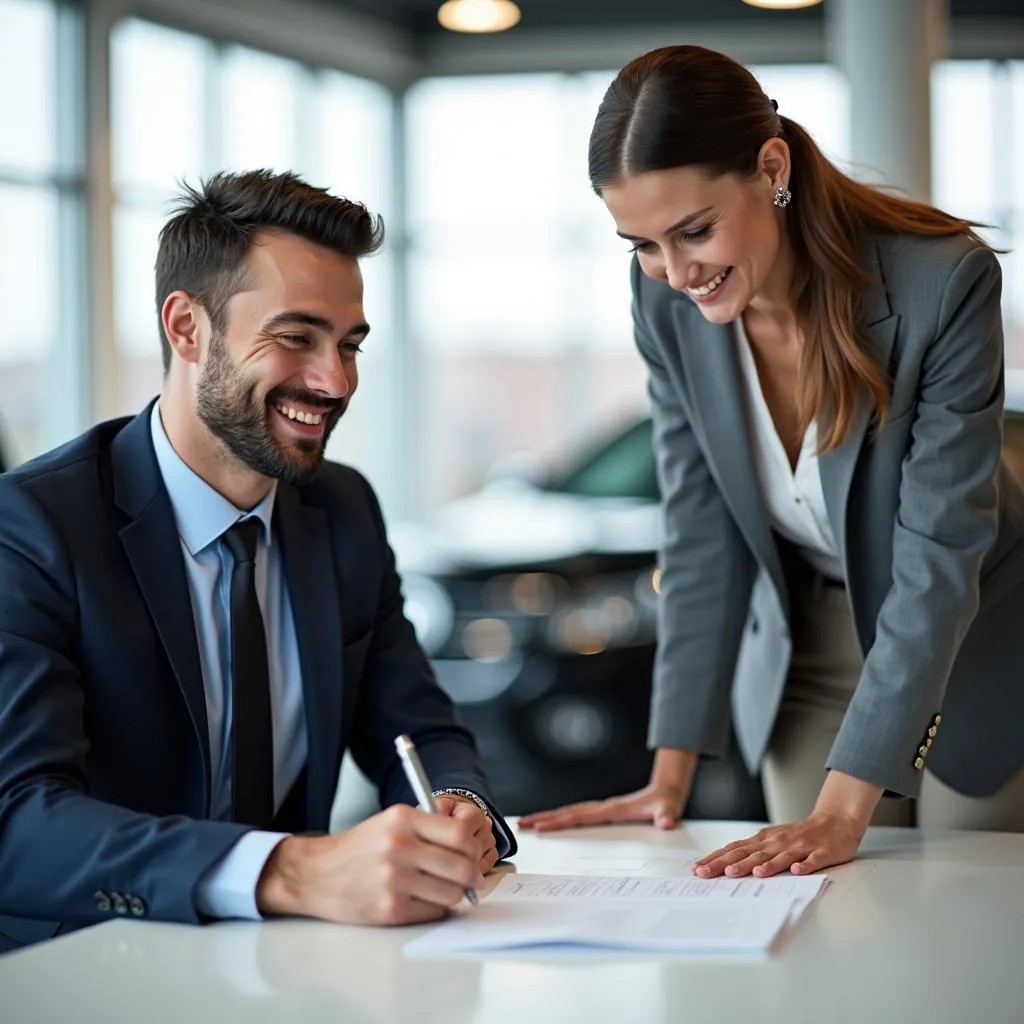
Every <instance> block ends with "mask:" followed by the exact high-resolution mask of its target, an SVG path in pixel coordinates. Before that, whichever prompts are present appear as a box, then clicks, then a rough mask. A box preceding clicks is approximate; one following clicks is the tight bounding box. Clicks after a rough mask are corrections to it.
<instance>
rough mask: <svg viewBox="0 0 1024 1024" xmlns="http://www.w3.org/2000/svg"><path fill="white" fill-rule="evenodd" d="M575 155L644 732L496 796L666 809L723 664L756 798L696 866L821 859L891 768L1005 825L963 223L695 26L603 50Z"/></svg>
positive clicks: (993, 269)
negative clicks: (644, 50)
mask: <svg viewBox="0 0 1024 1024" xmlns="http://www.w3.org/2000/svg"><path fill="white" fill-rule="evenodd" d="M590 180H591V183H592V185H593V187H594V189H595V191H596V192H597V193H598V195H599V196H600V197H601V199H602V200H603V201H604V203H605V205H606V206H607V208H608V210H609V212H610V213H611V215H612V217H613V218H614V220H615V223H616V227H617V229H618V234H619V235H621V236H622V237H623V238H625V239H627V240H628V241H629V242H630V243H631V244H632V247H633V251H634V252H635V253H636V258H635V259H634V261H633V264H632V280H633V295H634V303H633V316H634V322H635V328H636V341H637V345H638V347H639V349H640V352H641V354H642V355H643V357H644V359H645V360H646V362H647V365H648V369H649V379H650V384H649V390H650V395H651V399H652V404H653V414H654V440H655V447H656V452H657V457H658V467H659V476H660V481H661V486H662V494H663V502H664V520H665V541H664V546H663V550H662V553H661V587H660V591H661V593H660V616H659V644H658V655H657V660H656V667H655V678H654V690H653V698H652V714H651V725H650V735H649V739H650V743H651V745H652V746H654V747H656V748H657V753H656V755H655V759H654V767H653V770H652V775H651V781H650V783H649V785H648V786H647V787H645V788H644V789H643V790H641V791H639V792H637V793H633V794H631V795H629V796H624V797H618V798H615V799H611V800H606V801H601V802H596V803H587V804H580V805H575V806H572V807H568V808H562V809H560V810H554V811H548V812H543V813H539V814H534V815H528V816H527V817H525V818H523V819H522V821H521V824H522V825H523V826H524V827H527V828H536V829H537V830H538V831H540V830H548V829H554V828H563V827H568V826H572V825H584V824H596V823H598V822H615V821H647V820H653V821H654V822H655V824H656V825H658V826H659V827H662V828H668V827H672V826H673V825H674V824H675V822H676V821H677V820H678V818H679V817H680V815H681V813H682V810H683V807H684V805H685V803H686V798H687V795H688V792H689V788H690V781H691V777H692V775H693V770H694V766H695V763H696V761H697V757H698V755H699V754H700V753H701V752H712V753H721V752H722V751H723V750H724V749H725V746H726V742H727V738H728V735H729V729H730V694H731V704H732V708H731V719H732V724H733V726H734V728H735V732H736V736H737V739H738V741H739V745H740V749H741V751H742V752H743V755H744V758H745V760H746V762H747V765H748V767H749V768H750V769H751V771H756V770H757V769H760V770H761V772H762V778H763V780H764V787H765V798H766V804H767V807H768V811H769V815H770V817H771V820H772V822H773V824H772V825H771V826H769V827H767V828H764V829H762V830H760V831H759V832H758V833H757V834H756V835H755V836H753V837H751V838H750V839H747V840H744V841H742V842H738V843H732V844H730V845H729V846H727V847H725V848H723V849H722V850H717V851H715V852H714V853H712V854H710V855H708V856H707V857H704V858H702V859H701V860H699V861H697V862H696V865H695V868H694V870H695V871H696V873H697V874H700V875H702V876H704V877H712V876H715V875H719V874H722V873H723V872H724V873H726V874H728V875H747V874H750V873H753V874H756V875H761V876H764V875H772V874H775V873H777V872H779V871H785V870H791V871H792V872H794V873H806V872H810V871H816V870H819V869H821V868H824V867H828V866H829V865H832V864H838V863H841V862H843V861H846V860H849V859H850V858H852V857H853V856H854V855H855V853H856V851H857V847H858V845H859V843H860V840H861V838H862V836H863V834H864V831H865V829H866V828H867V826H868V824H869V822H873V823H875V824H900V823H903V824H910V823H911V820H910V815H911V813H912V812H913V810H914V805H913V804H912V803H911V802H910V801H908V800H906V799H898V798H900V797H916V798H917V805H916V816H917V822H918V824H921V825H928V826H947V827H980V828H998V829H1012V830H1024V771H1022V770H1021V766H1022V764H1024V493H1022V490H1021V488H1020V486H1019V484H1017V483H1016V482H1015V481H1014V480H1013V478H1012V477H1011V476H1010V474H1009V472H1008V471H1007V469H1006V467H1005V466H1004V465H1003V464H1002V462H1001V457H1000V442H1001V414H1002V393H1003V380H1002V364H1003V341H1002V332H1001V327H1000V310H999V292H1000V271H999V266H998V263H997V261H996V259H995V256H994V255H993V253H992V251H991V250H990V249H989V248H988V247H987V246H986V245H985V244H984V243H983V242H982V241H981V240H980V239H979V238H978V236H977V235H976V234H975V233H974V232H973V230H972V229H971V225H970V224H969V223H968V222H966V221H963V220H958V219H957V218H955V217H952V216H950V215H948V214H945V213H943V212H941V211H939V210H936V209H934V208H932V207H930V206H926V205H923V204H920V203H915V202H911V201H909V200H906V199H903V198H898V197H896V196H894V195H892V194H890V193H887V192H885V191H882V190H879V189H876V188H872V187H869V186H866V185H862V184H859V183H857V182H855V181H853V180H852V179H850V178H849V177H847V176H845V175H844V174H842V173H841V172H840V171H839V170H838V169H837V168H835V167H834V166H833V165H832V164H830V163H829V162H828V161H827V160H826V158H825V157H824V156H823V155H822V153H821V152H820V150H819V149H818V148H817V146H816V145H815V144H814V142H813V141H812V140H811V138H810V136H809V135H808V134H807V133H806V132H805V131H804V130H803V128H801V127H800V126H799V125H798V124H796V123H795V122H793V121H791V120H790V119H789V118H787V117H785V116H784V113H783V114H781V115H780V114H779V113H778V111H777V107H776V104H775V103H774V102H773V101H771V100H769V98H768V97H767V96H766V95H765V94H764V93H763V92H762V91H761V88H760V87H759V85H758V84H757V81H756V80H755V79H754V77H753V76H752V75H751V74H750V73H749V72H748V71H747V70H746V69H744V68H743V67H742V66H740V65H739V64H736V63H735V62H734V61H732V60H730V59H729V58H728V57H725V56H724V55H722V54H718V53H714V52H712V51H710V50H705V49H703V48H701V47H695V46H671V47H666V48H664V49H660V50H655V51H653V52H652V53H649V54H646V55H645V56H642V57H640V58H638V59H637V60H635V61H633V62H632V63H631V64H629V65H627V66H626V67H625V68H623V70H622V71H621V72H620V73H619V75H618V76H617V78H616V79H615V81H614V82H613V83H612V85H611V86H610V87H609V89H608V91H607V93H606V94H605V97H604V100H603V102H602V104H601V107H600V110H599V111H598V115H597V120H596V122H595V124H594V129H593V133H592V135H591V140H590ZM933 745H934V749H933ZM926 762H927V770H925V764H926ZM883 794H884V795H885V796H886V797H890V798H896V799H885V800H882V797H883Z"/></svg>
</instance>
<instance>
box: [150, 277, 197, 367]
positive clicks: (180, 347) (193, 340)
mask: <svg viewBox="0 0 1024 1024" xmlns="http://www.w3.org/2000/svg"><path fill="white" fill-rule="evenodd" d="M160 322H161V323H162V324H163V328H164V335H165V336H166V338H167V341H168V344H169V345H170V346H171V348H172V349H173V350H174V352H175V354H176V355H177V356H178V357H179V358H180V359H182V360H184V361H185V362H186V363H198V362H199V357H200V355H201V353H202V338H203V333H204V329H205V328H206V327H208V326H209V320H208V319H207V316H206V312H205V310H204V309H203V307H202V306H200V305H199V303H198V302H196V300H195V299H193V298H192V296H191V295H189V294H188V293H187V292H180V291H179V292H171V294H170V295H168V296H167V298H166V299H164V304H163V307H162V308H161V310H160Z"/></svg>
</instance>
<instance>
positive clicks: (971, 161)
mask: <svg viewBox="0 0 1024 1024" xmlns="http://www.w3.org/2000/svg"><path fill="white" fill-rule="evenodd" d="M932 120H933V138H932V179H933V187H932V193H933V195H932V198H933V199H934V201H935V203H936V204H937V205H938V206H940V207H942V208H943V209H945V210H948V211H949V212H950V213H953V214H957V215H958V216H961V217H969V218H970V219H972V220H975V221H979V222H981V223H983V224H990V225H992V229H991V230H988V231H983V232H982V234H983V235H984V236H985V237H986V238H987V239H988V240H989V241H990V242H992V244H993V245H996V246H998V247H999V248H1004V249H1008V250H1009V252H1008V253H1007V254H1006V255H1004V256H1001V257H1000V262H1001V263H1002V265H1003V328H1004V333H1005V337H1006V364H1007V367H1009V368H1015V369H1024V184H1022V179H1021V174H1020V171H1019V168H1020V167H1022V166H1024V61H999V62H997V61H943V62H941V63H939V64H937V65H936V66H935V68H934V69H933V72H932ZM1015 168H1017V169H1018V170H1016V171H1015V170H1014V169H1015Z"/></svg>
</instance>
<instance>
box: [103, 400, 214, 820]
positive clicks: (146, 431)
mask: <svg viewBox="0 0 1024 1024" xmlns="http://www.w3.org/2000/svg"><path fill="white" fill-rule="evenodd" d="M152 408H153V406H152V404H150V405H149V406H148V407H147V409H146V410H145V412H143V413H141V414H140V415H138V416H137V417H136V418H135V419H134V420H132V422H131V423H129V424H128V425H127V426H126V427H125V428H124V429H123V430H122V431H121V432H120V433H119V434H118V435H117V437H116V438H115V439H114V442H113V445H112V447H111V464H112V469H113V484H114V500H115V502H116V503H117V505H118V506H119V507H120V508H121V509H123V510H124V511H125V512H126V513H127V514H128V515H129V516H130V517H131V522H130V523H129V524H128V525H127V526H125V527H124V528H123V529H122V530H121V531H120V538H121V542H122V544H123V545H124V549H125V552H126V553H127V555H128V561H129V562H130V563H131V567H132V571H133V572H134V573H135V578H136V580H137V581H138V584H139V589H140V590H141V591H142V596H143V599H144V600H145V602H146V606H147V608H148V609H149V614H150V615H151V616H152V618H153V623H154V625H155V626H156V630H157V633H158V634H159V636H160V641H161V643H162V644H163V647H164V651H165V652H166V654H167V658H168V660H169V661H170V663H171V668H172V669H173V670H174V675H175V678H176V679H177V681H178V686H179V688H180V689H181V694H182V696H183V697H184V698H185V703H186V705H187V706H188V711H189V715H190V717H191V719H192V726H193V728H194V730H195V733H196V740H197V741H198V743H199V749H200V752H201V756H202V761H203V780H204V789H205V794H204V800H205V802H206V807H207V809H208V807H209V799H210V774H211V773H210V735H209V726H208V724H207V720H206V691H205V689H204V687H203V675H202V669H201V667H200V663H199V648H198V645H197V643H196V630H195V622H194V619H193V616H192V598H191V596H190V595H189V590H188V579H187V577H186V575H185V563H184V561H183V559H182V556H181V547H180V542H179V540H178V527H177V524H176V523H175V521H174V511H173V510H172V508H171V503H170V499H169V498H168V497H167V492H166V490H165V489H164V485H163V480H162V478H161V476H160V469H159V467H158V465H157V461H156V454H155V452H154V451H153V442H152V438H151V435H150V414H151V410H152Z"/></svg>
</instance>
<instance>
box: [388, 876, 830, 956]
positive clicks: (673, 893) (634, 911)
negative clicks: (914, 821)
mask: <svg viewBox="0 0 1024 1024" xmlns="http://www.w3.org/2000/svg"><path fill="white" fill-rule="evenodd" d="M825 883H826V878H825V876H824V875H806V876H796V875H784V876H782V877H774V878H715V879H700V878H694V877H692V876H687V877H683V876H678V877H651V876H621V875H620V876H608V877H602V876H596V875H519V874H509V875H506V876H505V877H504V878H503V879H502V880H501V882H500V883H499V884H498V885H497V886H496V887H495V889H494V891H493V892H492V893H491V894H490V895H489V896H488V897H487V898H486V899H485V900H484V901H483V902H482V903H481V905H480V906H479V907H478V908H476V909H475V910H469V911H467V912H465V913H461V914H457V915H455V916H454V917H452V918H449V919H448V920H447V921H445V922H443V923H442V924H440V925H438V926H437V927H436V928H433V929H432V930H431V931H429V932H427V933H426V934H425V935H423V936H421V937H420V938H418V939H415V940H413V941H412V942H410V943H409V944H408V945H407V946H406V947H405V952H406V954H407V955H408V956H451V955H466V954H482V953H487V952H497V951H500V950H510V949H525V948H529V947H535V946H549V947H550V946H564V947H576V948H592V949H595V950H609V949H619V950H631V951H637V952H658V953H700V954H705V953H745V954H750V953H766V952H767V951H768V950H769V948H770V947H771V944H772V943H773V942H774V941H775V939H776V937H777V936H778V935H779V933H780V932H781V931H782V929H783V928H784V927H786V926H787V925H791V924H793V923H794V922H795V921H796V920H797V919H798V918H799V916H800V915H801V914H802V913H803V911H804V910H806V909H807V907H808V906H810V904H811V903H812V902H813V901H814V900H815V899H816V898H817V896H818V895H819V894H820V893H821V891H822V888H823V887H824V885H825Z"/></svg>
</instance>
